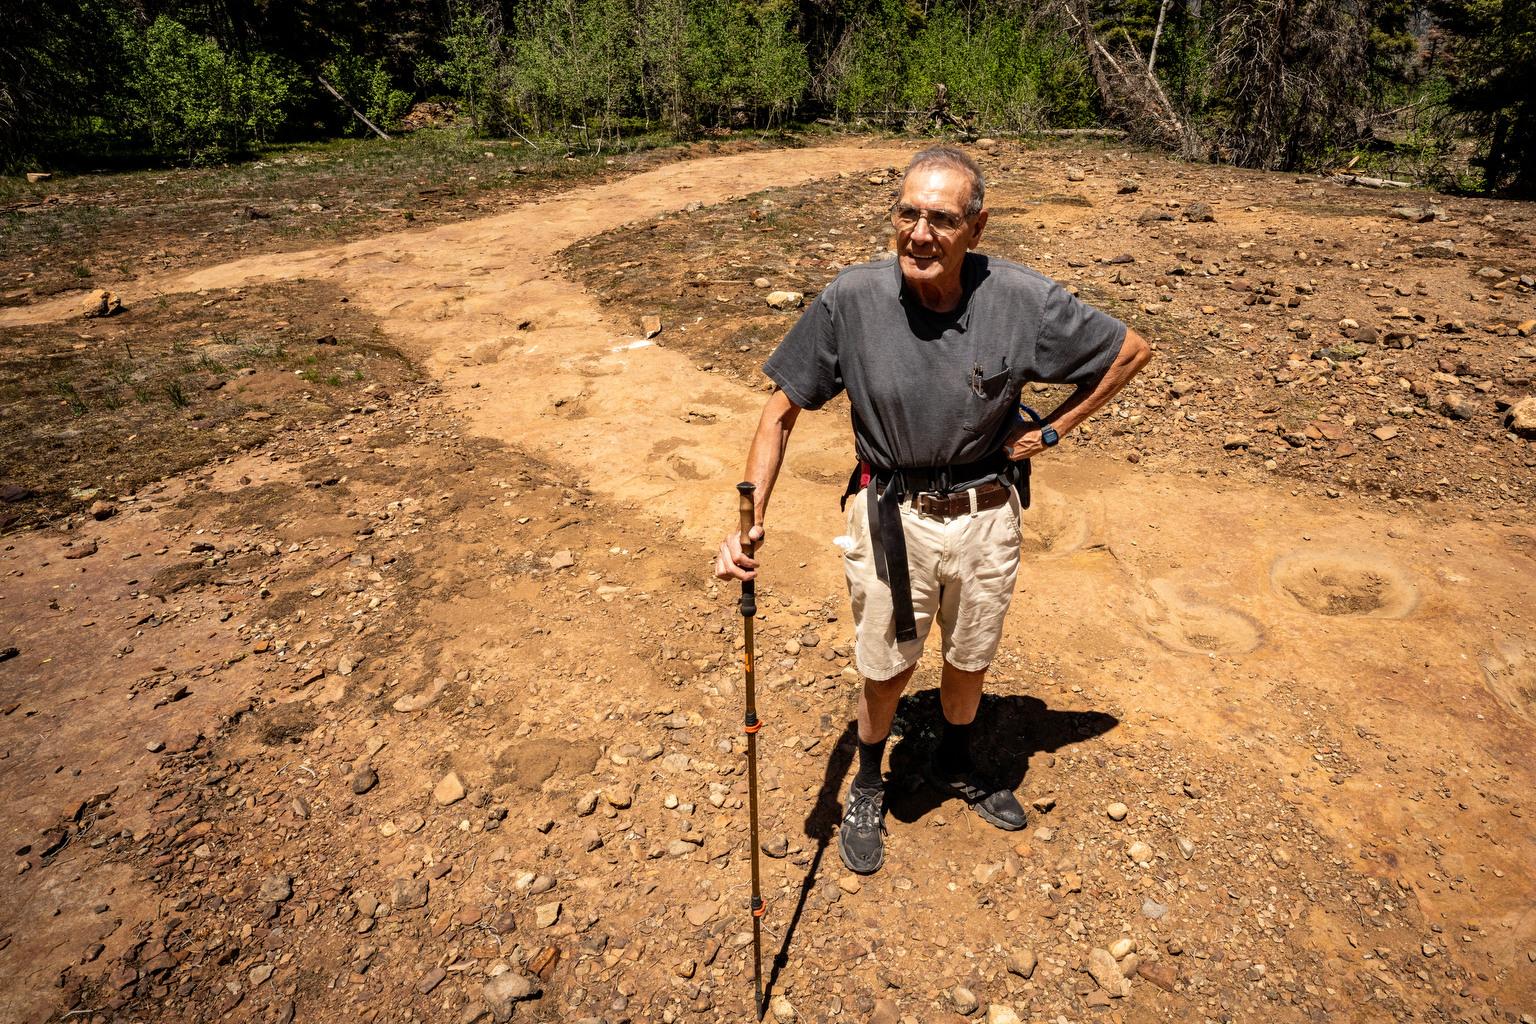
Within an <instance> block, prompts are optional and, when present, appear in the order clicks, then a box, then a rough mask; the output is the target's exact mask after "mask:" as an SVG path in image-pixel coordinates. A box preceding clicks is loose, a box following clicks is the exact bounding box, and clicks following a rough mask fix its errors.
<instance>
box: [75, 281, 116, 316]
mask: <svg viewBox="0 0 1536 1024" xmlns="http://www.w3.org/2000/svg"><path fill="white" fill-rule="evenodd" d="M122 308H123V300H122V299H120V298H118V296H117V293H116V292H109V291H107V290H106V289H102V290H101V291H96V292H92V293H91V294H90V297H89V298H87V299H86V300H85V306H84V308H83V309H82V310H81V314H82V315H83V316H85V318H86V319H88V320H91V319H95V318H96V317H101V316H111V315H112V314H114V313H116V312H117V311H118V310H120V309H122Z"/></svg>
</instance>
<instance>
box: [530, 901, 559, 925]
mask: <svg viewBox="0 0 1536 1024" xmlns="http://www.w3.org/2000/svg"><path fill="white" fill-rule="evenodd" d="M560 907H561V904H560V901H559V900H556V901H555V902H553V903H540V904H539V905H538V906H537V907H535V908H534V911H533V921H534V924H536V925H538V926H539V927H540V928H550V927H552V926H553V925H554V923H555V922H556V921H558V920H560Z"/></svg>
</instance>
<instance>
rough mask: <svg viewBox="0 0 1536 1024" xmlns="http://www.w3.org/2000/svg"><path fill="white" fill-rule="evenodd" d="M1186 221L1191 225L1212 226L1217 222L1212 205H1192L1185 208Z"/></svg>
mask: <svg viewBox="0 0 1536 1024" xmlns="http://www.w3.org/2000/svg"><path fill="white" fill-rule="evenodd" d="M1184 219H1185V220H1187V221H1189V222H1190V223H1191V224H1210V223H1212V222H1214V221H1215V220H1216V214H1215V211H1213V210H1212V209H1211V204H1210V203H1190V204H1189V205H1188V206H1186V207H1184Z"/></svg>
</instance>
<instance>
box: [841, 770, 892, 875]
mask: <svg viewBox="0 0 1536 1024" xmlns="http://www.w3.org/2000/svg"><path fill="white" fill-rule="evenodd" d="M884 818H885V787H883V786H873V787H870V788H868V789H866V788H864V787H862V786H860V785H859V784H858V783H857V782H854V783H853V784H852V785H850V786H849V787H848V798H847V799H846V800H845V801H844V802H843V825H842V828H840V829H838V830H837V852H838V853H839V854H841V855H842V858H843V865H844V866H845V867H846V868H847V869H848V870H849V871H852V872H854V873H856V874H860V875H872V874H874V873H875V872H876V871H879V870H880V866H881V865H882V864H884V863H885V839H884V833H885V823H884Z"/></svg>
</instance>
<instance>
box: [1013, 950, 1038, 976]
mask: <svg viewBox="0 0 1536 1024" xmlns="http://www.w3.org/2000/svg"><path fill="white" fill-rule="evenodd" d="M1036 963H1037V960H1036V959H1035V951H1034V950H1032V949H1019V950H1015V951H1014V953H1013V955H1012V956H1010V957H1009V958H1008V973H1010V974H1017V975H1018V976H1019V977H1021V978H1024V979H1026V980H1027V979H1028V978H1029V977H1030V975H1032V974H1034V973H1035V964H1036Z"/></svg>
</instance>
